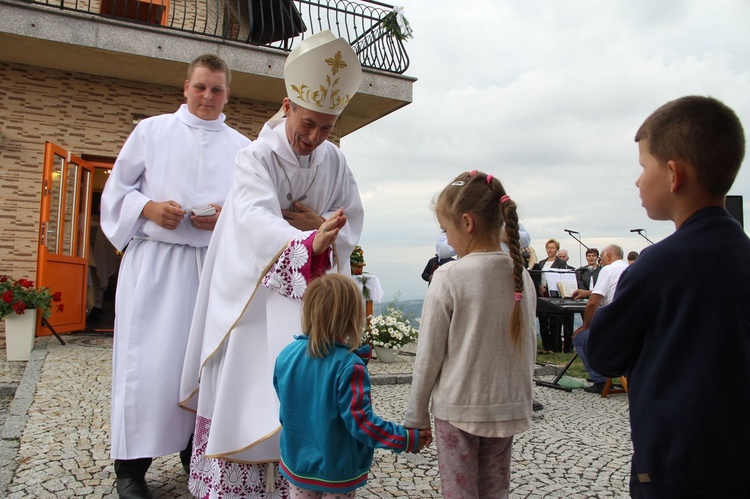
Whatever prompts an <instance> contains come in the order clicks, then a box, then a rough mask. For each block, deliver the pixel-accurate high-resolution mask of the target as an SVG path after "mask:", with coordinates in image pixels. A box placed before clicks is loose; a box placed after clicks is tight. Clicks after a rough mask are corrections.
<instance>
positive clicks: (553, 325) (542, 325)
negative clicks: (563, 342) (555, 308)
mask: <svg viewBox="0 0 750 499" xmlns="http://www.w3.org/2000/svg"><path fill="white" fill-rule="evenodd" d="M538 317H539V336H541V337H542V350H544V351H550V352H558V351H560V324H559V323H558V322H557V321H556V320H555V319H554V318H552V316H550V315H547V314H538Z"/></svg>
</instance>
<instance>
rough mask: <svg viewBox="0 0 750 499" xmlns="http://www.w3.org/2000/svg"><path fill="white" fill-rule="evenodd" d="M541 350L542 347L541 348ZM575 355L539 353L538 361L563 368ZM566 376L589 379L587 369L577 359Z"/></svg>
mask: <svg viewBox="0 0 750 499" xmlns="http://www.w3.org/2000/svg"><path fill="white" fill-rule="evenodd" d="M540 348H541V347H540ZM573 355H575V354H573V353H549V354H547V353H541V352H540V351H537V354H536V361H537V362H539V363H541V364H552V365H555V366H560V367H563V366H564V365H565V364H567V363H568V361H569V360H570V359H571V357H573ZM565 375H566V376H570V377H572V378H581V379H586V378H588V377H589V373H588V372H586V368H585V367H583V362H581V359H580V358H577V359H576V360H575V362H573V364H572V365H571V366H570V368H569V369H568V371H567V372H566V373H565Z"/></svg>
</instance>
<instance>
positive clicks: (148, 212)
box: [101, 54, 250, 498]
mask: <svg viewBox="0 0 750 499" xmlns="http://www.w3.org/2000/svg"><path fill="white" fill-rule="evenodd" d="M230 78H231V73H230V71H229V68H228V66H227V64H226V63H225V62H224V61H223V60H222V59H220V58H219V57H216V56H214V55H210V54H207V55H204V56H201V57H199V58H197V59H196V60H194V61H193V62H192V63H191V64H190V66H189V68H188V79H187V80H186V81H185V87H184V95H185V99H186V104H183V105H182V106H181V107H180V108H179V109H178V110H177V112H176V113H174V114H164V115H161V116H155V117H153V118H147V119H145V120H143V121H141V122H140V123H139V124H138V126H136V127H135V129H134V130H133V132H132V134H131V135H130V137H129V138H128V140H127V141H126V142H125V145H124V146H123V148H122V150H121V151H120V154H119V155H118V157H117V161H116V162H115V165H114V168H113V169H112V173H111V175H110V176H109V179H108V181H107V184H106V186H105V188H104V192H103V194H102V206H101V228H102V230H103V231H104V233H105V234H106V235H107V237H108V238H109V240H110V241H111V242H112V244H114V246H115V247H117V248H118V249H119V250H122V249H123V248H125V247H126V246H127V250H126V251H125V256H124V257H123V259H122V265H121V267H120V274H119V278H118V281H117V295H116V304H115V313H116V315H115V336H114V361H113V367H112V439H111V445H112V450H111V457H112V458H113V459H114V460H115V473H116V475H117V492H118V494H119V495H120V497H123V498H140V497H151V494H150V492H149V489H148V486H147V485H146V481H145V474H146V471H147V470H148V467H149V465H150V464H151V458H152V457H156V456H164V455H167V454H173V453H176V452H180V451H183V452H182V453H181V457H182V458H183V463H184V464H185V465H186V466H187V464H189V456H190V450H189V440H190V436H191V434H192V432H193V429H194V426H195V418H194V415H193V414H191V413H189V412H186V411H183V410H182V409H180V408H179V406H178V402H179V390H180V376H181V374H182V366H183V362H184V360H185V349H186V347H187V341H188V335H189V332H190V323H191V319H192V318H193V310H194V307H195V299H196V295H197V293H198V280H199V276H200V272H201V266H202V264H203V259H204V258H205V254H206V250H207V247H208V242H209V240H210V239H211V234H212V231H213V229H214V226H215V224H216V221H217V219H218V216H219V212H220V211H221V206H222V205H223V204H224V200H225V199H226V196H227V194H228V193H229V188H230V187H231V185H232V172H233V170H234V159H235V156H236V155H237V152H238V151H240V150H241V149H242V148H243V147H245V146H246V145H248V144H249V143H250V140H249V139H247V138H246V137H244V136H243V135H242V134H240V133H239V132H237V131H236V130H234V129H232V128H230V127H229V126H227V125H226V124H224V119H225V116H224V114H223V113H222V110H223V109H224V105H225V104H226V103H227V100H228V99H229V83H230ZM206 208H207V209H206ZM201 209H204V210H201ZM193 210H196V211H197V212H198V213H199V214H201V215H203V216H196V215H194V214H193ZM211 211H215V212H216V213H215V214H213V215H209V214H207V213H210V212H211ZM186 449H187V450H186Z"/></svg>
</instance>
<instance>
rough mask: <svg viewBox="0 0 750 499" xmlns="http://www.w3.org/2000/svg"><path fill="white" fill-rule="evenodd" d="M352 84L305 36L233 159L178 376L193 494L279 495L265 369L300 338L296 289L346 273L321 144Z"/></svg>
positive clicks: (333, 159)
mask: <svg viewBox="0 0 750 499" xmlns="http://www.w3.org/2000/svg"><path fill="white" fill-rule="evenodd" d="M361 79H362V69H361V67H360V64H359V62H358V60H357V56H356V55H355V53H354V51H353V50H352V48H351V47H350V46H349V44H348V43H347V42H346V41H345V40H343V39H342V38H336V37H335V36H334V35H333V34H332V33H331V32H330V31H323V32H320V33H317V34H315V35H313V36H311V37H310V38H307V39H305V40H304V41H303V42H302V43H301V44H300V45H298V46H296V47H295V48H294V50H292V52H291V53H290V54H289V56H288V58H287V61H286V64H285V66H284V81H285V85H286V91H287V96H288V97H287V98H285V99H284V101H283V105H282V111H281V112H280V113H279V114H277V116H278V118H276V117H274V118H272V119H271V120H270V121H269V122H268V123H266V125H265V126H264V128H263V129H262V130H261V132H260V135H259V136H258V139H257V140H256V141H255V142H253V143H252V144H251V145H250V146H248V147H246V148H245V149H243V150H242V151H241V152H240V153H239V154H238V156H237V166H236V169H235V178H234V183H233V184H232V190H231V192H230V193H229V197H228V198H227V202H226V205H225V207H224V211H223V212H222V215H221V219H220V220H219V223H218V224H217V226H216V230H215V231H214V236H213V239H212V240H211V245H210V247H209V250H208V255H207V257H206V265H205V267H204V270H203V278H202V280H201V286H200V290H199V292H198V303H197V305H196V311H195V316H194V318H193V325H192V328H191V331H190V341H189V344H188V353H187V356H186V358H185V369H184V370H183V377H182V388H181V397H182V400H183V402H182V405H183V407H185V408H186V409H188V410H192V411H197V421H196V428H195V441H194V448H193V460H192V461H191V470H190V491H191V493H192V494H193V495H195V496H197V497H228V496H230V495H231V496H232V497H256V498H257V497H274V498H277V497H288V494H289V492H288V484H287V483H286V481H285V480H284V479H283V478H282V476H281V475H280V474H279V473H278V461H279V436H280V426H279V413H278V410H279V402H278V399H277V397H276V393H275V390H274V387H273V368H274V362H275V360H276V357H277V355H278V354H279V352H280V351H281V350H282V349H283V348H284V347H285V346H286V345H287V344H289V343H291V342H292V341H293V339H294V338H293V335H294V334H299V333H300V331H301V329H300V328H301V325H300V315H301V301H300V300H301V298H302V296H303V294H304V292H305V289H306V287H307V283H309V282H310V281H311V280H312V279H314V278H315V277H317V276H320V275H322V274H323V273H327V272H341V273H346V274H349V272H350V269H349V255H350V254H351V252H352V250H353V249H354V246H355V245H356V244H357V242H358V241H359V237H360V233H361V231H362V223H363V209H362V202H361V200H360V196H359V191H358V188H357V184H356V182H355V181H354V177H353V176H352V173H351V171H350V170H349V167H348V165H347V163H346V159H345V158H344V155H343V154H342V153H341V151H340V150H339V148H338V147H336V146H335V145H333V144H332V143H331V142H329V141H327V140H326V139H327V138H328V136H329V134H330V133H331V130H332V129H333V127H334V125H335V123H336V120H337V118H338V116H339V114H340V113H341V112H342V111H343V110H344V107H345V106H346V105H347V104H348V102H349V100H350V99H351V98H352V96H353V95H354V94H355V92H356V91H357V89H358V88H359V85H360V82H361ZM282 112H283V115H284V116H285V117H284V116H282V114H281V113H282ZM267 477H268V478H267Z"/></svg>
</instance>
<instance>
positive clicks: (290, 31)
mask: <svg viewBox="0 0 750 499" xmlns="http://www.w3.org/2000/svg"><path fill="white" fill-rule="evenodd" d="M27 3H29V4H32V5H45V6H49V7H55V8H58V9H62V10H74V11H77V12H87V13H90V14H96V15H100V16H104V17H111V18H116V19H120V20H127V21H131V22H134V23H143V24H148V25H151V26H160V27H163V28H164V29H172V30H178V31H183V32H188V33H196V34H201V35H207V36H211V37H216V38H220V39H223V40H231V41H235V42H239V43H246V44H250V45H257V46H265V47H271V48H275V49H279V50H284V51H290V50H292V48H293V47H294V45H295V44H296V43H299V42H300V41H301V40H303V39H304V38H306V37H309V36H311V35H313V34H314V33H317V32H319V31H323V30H327V29H328V30H331V31H332V32H333V33H334V34H336V35H338V36H340V37H342V38H344V39H345V40H347V41H348V42H349V43H350V44H351V45H352V48H353V49H354V51H355V52H356V53H357V54H358V56H359V60H360V62H361V63H362V66H363V67H366V68H373V69H379V70H382V71H387V72H390V73H397V74H402V73H404V72H405V71H406V70H407V68H408V67H409V56H408V55H407V53H406V49H405V47H404V43H403V36H399V34H400V33H399V32H398V31H396V32H394V28H392V27H391V26H394V25H395V24H396V23H395V22H394V16H395V14H394V13H393V12H392V9H393V7H392V6H390V5H387V4H384V3H380V2H376V1H369V0H363V1H362V2H350V1H347V0H27ZM389 16H390V17H389ZM384 21H385V22H384ZM389 21H390V22H389Z"/></svg>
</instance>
